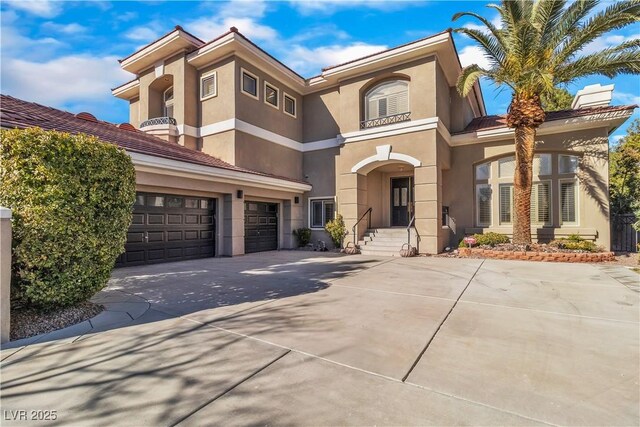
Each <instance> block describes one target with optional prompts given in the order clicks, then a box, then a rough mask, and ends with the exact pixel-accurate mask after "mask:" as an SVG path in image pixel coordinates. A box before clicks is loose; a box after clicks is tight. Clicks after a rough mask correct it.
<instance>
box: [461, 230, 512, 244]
mask: <svg viewBox="0 0 640 427" xmlns="http://www.w3.org/2000/svg"><path fill="white" fill-rule="evenodd" d="M472 237H474V238H475V239H476V244H475V245H472V246H482V245H488V246H495V245H499V244H501V243H509V241H510V240H509V236H507V235H506V234H500V233H494V232H489V233H484V234H474V235H473V236H472ZM468 246H469V245H467V244H466V243H465V242H464V240H461V241H460V244H459V245H458V247H460V248H466V247H468Z"/></svg>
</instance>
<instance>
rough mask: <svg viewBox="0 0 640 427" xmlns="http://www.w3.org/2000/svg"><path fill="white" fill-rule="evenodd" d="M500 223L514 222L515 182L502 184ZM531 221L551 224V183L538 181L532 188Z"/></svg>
mask: <svg viewBox="0 0 640 427" xmlns="http://www.w3.org/2000/svg"><path fill="white" fill-rule="evenodd" d="M499 198H500V206H499V217H500V224H511V223H512V222H513V184H500V194H499ZM531 223H532V224H544V225H549V224H551V184H550V183H549V182H536V183H534V184H533V186H532V188H531Z"/></svg>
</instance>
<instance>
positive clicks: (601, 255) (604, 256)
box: [458, 248, 615, 262]
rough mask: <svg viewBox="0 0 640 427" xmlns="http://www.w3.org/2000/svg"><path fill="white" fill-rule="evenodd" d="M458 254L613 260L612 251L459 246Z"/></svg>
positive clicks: (486, 256)
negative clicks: (518, 249)
mask: <svg viewBox="0 0 640 427" xmlns="http://www.w3.org/2000/svg"><path fill="white" fill-rule="evenodd" d="M458 254H460V256H462V257H468V256H471V255H479V256H482V257H484V258H492V259H513V260H521V261H546V262H603V261H613V260H615V257H614V254H613V252H595V253H592V252H585V253H575V252H535V251H526V252H525V251H519V252H518V251H515V252H509V251H493V250H491V249H480V248H460V249H458Z"/></svg>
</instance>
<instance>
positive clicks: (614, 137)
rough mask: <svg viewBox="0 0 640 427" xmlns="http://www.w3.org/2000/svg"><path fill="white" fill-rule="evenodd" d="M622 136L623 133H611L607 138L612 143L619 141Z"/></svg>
mask: <svg viewBox="0 0 640 427" xmlns="http://www.w3.org/2000/svg"><path fill="white" fill-rule="evenodd" d="M622 138H624V134H619V135H611V136H610V137H609V139H610V140H611V143H612V144H613V145H616V144H618V142H620V140H621V139H622Z"/></svg>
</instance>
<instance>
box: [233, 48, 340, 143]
mask: <svg viewBox="0 0 640 427" xmlns="http://www.w3.org/2000/svg"><path fill="white" fill-rule="evenodd" d="M235 63H236V75H237V79H238V84H237V85H236V93H235V96H236V106H235V108H236V109H235V113H236V117H237V118H238V119H240V120H243V121H245V122H248V123H251V124H252V125H255V126H259V127H261V128H263V129H266V130H268V131H271V132H275V133H277V134H278V135H282V136H284V137H287V138H290V139H293V140H295V141H302V122H303V114H304V106H303V102H304V101H303V99H302V96H300V95H298V94H297V93H296V92H295V91H294V90H293V89H291V87H289V86H287V85H285V84H283V83H282V82H281V81H279V80H278V79H275V78H274V77H272V76H270V75H268V74H266V73H264V72H263V71H262V70H261V69H260V68H258V67H255V66H253V65H251V64H249V63H248V62H246V61H245V60H243V59H242V58H236V60H235ZM241 68H244V69H246V70H247V71H248V72H250V73H252V74H254V75H256V76H257V77H258V99H255V98H252V97H250V96H248V95H246V94H244V92H242V90H241V85H240V70H241ZM265 80H266V81H267V82H268V83H269V84H271V85H272V86H275V87H276V88H277V89H279V90H280V93H279V94H278V97H279V101H278V102H279V105H278V108H277V109H276V108H275V107H272V106H271V105H270V104H267V103H265V102H264V82H265ZM283 92H286V93H287V95H289V96H291V97H293V98H295V99H296V110H297V111H296V113H297V114H296V115H297V117H295V118H294V117H291V116H289V115H288V114H285V113H284V109H283V107H284V105H283V102H284V98H283ZM334 136H335V135H334Z"/></svg>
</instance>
